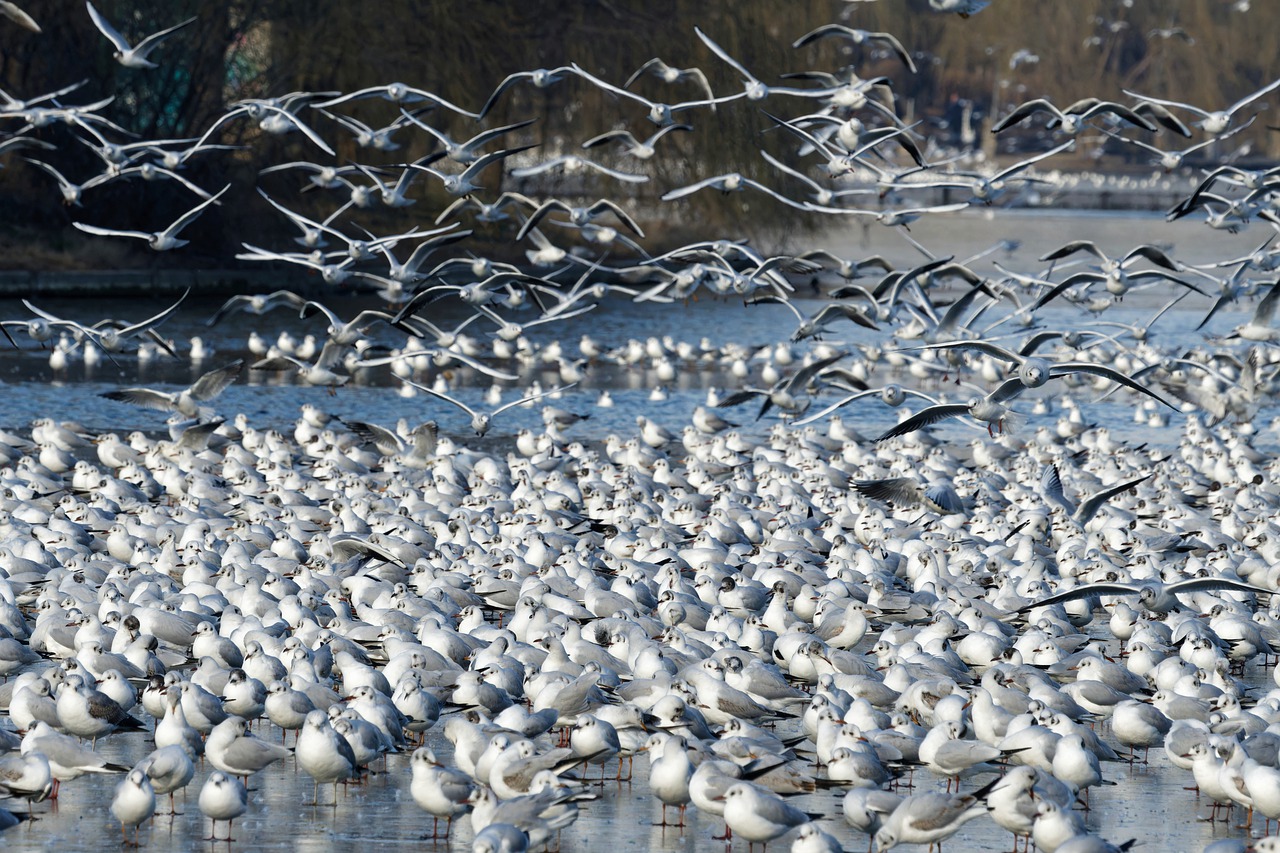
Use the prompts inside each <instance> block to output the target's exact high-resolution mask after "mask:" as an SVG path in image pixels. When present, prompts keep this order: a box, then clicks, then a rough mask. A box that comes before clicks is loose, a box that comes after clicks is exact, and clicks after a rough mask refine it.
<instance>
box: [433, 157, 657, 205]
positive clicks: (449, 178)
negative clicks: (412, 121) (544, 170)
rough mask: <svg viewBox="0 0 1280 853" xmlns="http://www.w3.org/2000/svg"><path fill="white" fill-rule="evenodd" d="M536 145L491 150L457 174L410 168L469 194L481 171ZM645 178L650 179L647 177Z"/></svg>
mask: <svg viewBox="0 0 1280 853" xmlns="http://www.w3.org/2000/svg"><path fill="white" fill-rule="evenodd" d="M534 147H535V146H533V145H520V146H517V147H515V148H504V149H502V150H500V151H490V152H489V153H488V154H485V155H484V156H482V157H479V158H477V159H476V160H475V161H473V162H472V163H470V164H468V165H467V168H465V169H463V170H462V171H461V172H459V173H458V174H456V175H446V174H445V173H444V172H439V171H436V170H435V169H433V168H431V167H430V166H427V165H422V164H420V163H410V164H409V168H411V169H419V170H421V171H423V172H429V173H430V174H432V175H435V176H436V177H437V178H439V179H440V180H441V182H442V183H443V184H444V189H445V192H447V193H449V195H467V194H468V193H470V192H471V191H472V190H478V189H480V186H479V185H478V184H476V183H475V182H474V179H475V178H477V177H479V176H480V173H481V172H483V171H484V170H485V169H487V168H489V166H491V165H492V164H494V163H497V162H498V161H499V160H503V159H506V158H507V157H510V156H511V155H513V154H519V153H520V152H521V151H528V150H529V149H530V148H534ZM511 174H512V175H513V176H515V174H516V170H512V172H511ZM645 180H648V179H647V178H646V179H645Z"/></svg>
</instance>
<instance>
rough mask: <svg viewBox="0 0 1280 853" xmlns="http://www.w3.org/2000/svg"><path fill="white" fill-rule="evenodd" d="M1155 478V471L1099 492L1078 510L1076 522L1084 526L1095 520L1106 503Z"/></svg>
mask: <svg viewBox="0 0 1280 853" xmlns="http://www.w3.org/2000/svg"><path fill="white" fill-rule="evenodd" d="M1154 476H1155V472H1154V471H1153V472H1151V473H1150V474H1148V475H1147V476H1145V477H1139V478H1138V479H1136V480H1130V481H1129V482H1127V483H1121V484H1120V485H1118V486H1112V487H1111V488H1109V489H1104V490H1103V491H1101V492H1098V493H1097V494H1096V495H1091V496H1090V497H1089V499H1088V500H1086V501H1085V502H1084V503H1082V504H1080V508H1079V509H1078V510H1076V512H1075V513H1074V515H1075V518H1076V521H1078V522H1079V523H1080V524H1084V523H1085V522H1087V521H1088V520H1089V519H1091V518H1093V516H1094V515H1095V514H1096V513H1097V512H1098V509H1099V508H1100V507H1101V506H1102V505H1103V504H1104V503H1106V502H1107V501H1109V500H1111V499H1112V498H1113V497H1115V496H1116V495H1118V494H1121V493H1123V492H1127V491H1129V489H1132V488H1133V487H1134V486H1136V485H1138V484H1139V483H1142V482H1145V481H1147V480H1150V479H1151V478H1152V477H1154Z"/></svg>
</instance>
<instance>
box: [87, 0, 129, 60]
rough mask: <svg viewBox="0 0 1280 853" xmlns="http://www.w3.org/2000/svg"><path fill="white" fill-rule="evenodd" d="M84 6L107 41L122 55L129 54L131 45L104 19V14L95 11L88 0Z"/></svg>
mask: <svg viewBox="0 0 1280 853" xmlns="http://www.w3.org/2000/svg"><path fill="white" fill-rule="evenodd" d="M84 5H85V7H86V8H87V9H88V10H89V17H90V18H92V19H93V25H94V26H95V27H97V28H98V31H99V32H101V33H102V34H103V35H104V36H106V37H107V40H108V41H110V42H111V43H112V44H113V45H115V46H116V49H117V50H119V51H120V52H121V53H127V52H128V51H129V49H130V45H129V43H128V42H127V41H125V40H124V36H122V35H120V33H119V32H117V31H116V28H115V27H113V26H111V22H110V21H108V20H107V19H106V18H104V17H102V13H101V12H99V11H98V10H97V9H95V8H94V7H93V4H92V3H90V2H88V0H86V2H85V4H84Z"/></svg>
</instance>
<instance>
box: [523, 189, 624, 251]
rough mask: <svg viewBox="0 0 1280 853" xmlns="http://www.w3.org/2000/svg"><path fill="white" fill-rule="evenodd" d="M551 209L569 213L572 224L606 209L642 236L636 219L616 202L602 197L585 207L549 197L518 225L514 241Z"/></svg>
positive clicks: (588, 218)
mask: <svg viewBox="0 0 1280 853" xmlns="http://www.w3.org/2000/svg"><path fill="white" fill-rule="evenodd" d="M553 210H560V211H563V212H565V213H567V214H569V221H570V222H572V223H573V224H574V225H586V224H587V223H588V222H590V221H591V220H593V219H595V218H596V217H597V216H600V215H601V214H603V213H605V212H606V211H607V212H609V213H612V214H613V215H614V216H616V217H618V220H619V221H620V222H622V224H623V225H625V226H627V227H628V228H630V229H631V232H632V233H633V234H635V235H636V236H638V237H641V238H643V237H644V232H643V231H641V230H640V226H639V225H637V224H636V221H635V220H634V219H632V218H631V217H630V216H628V215H627V212H626V211H625V210H623V209H622V208H621V207H619V206H618V204H617V202H614V201H610V200H609V199H607V198H602V199H599V200H597V201H596V202H594V203H593V204H591V205H589V206H587V207H573V206H572V205H570V204H568V203H567V202H563V201H561V200H560V199H558V198H549V199H547V200H546V201H544V202H543V203H542V204H540V205H539V206H538V209H537V210H535V211H534V212H533V213H531V214H530V215H529V219H528V221H526V222H525V223H524V224H523V225H521V226H520V230H519V231H518V232H517V233H516V241H517V242H519V241H520V240H523V239H524V238H525V235H526V234H528V233H529V229H530V228H533V227H535V226H536V225H537V224H538V223H539V222H541V221H542V217H544V216H546V215H547V214H548V213H550V212H551V211H553Z"/></svg>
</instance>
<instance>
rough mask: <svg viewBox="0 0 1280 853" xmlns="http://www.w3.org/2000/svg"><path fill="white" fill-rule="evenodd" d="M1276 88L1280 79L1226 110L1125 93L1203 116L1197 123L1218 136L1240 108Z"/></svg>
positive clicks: (1279, 84) (1125, 91)
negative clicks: (1207, 108) (1213, 109)
mask: <svg viewBox="0 0 1280 853" xmlns="http://www.w3.org/2000/svg"><path fill="white" fill-rule="evenodd" d="M1276 89H1280V79H1277V80H1275V81H1273V82H1271V83H1268V84H1267V85H1265V86H1263V87H1262V88H1261V89H1259V90H1258V91H1256V92H1254V93H1253V94H1251V95H1245V96H1244V97H1243V98H1241V99H1240V100H1238V101H1236V102H1235V103H1234V104H1232V105H1231V106H1229V107H1227V108H1226V109H1225V110H1215V111H1213V112H1210V111H1208V110H1204V109H1201V108H1200V107H1196V106H1192V105H1191V104H1184V103H1182V102H1181V101H1166V100H1161V99H1160V98H1150V97H1147V96H1146V95H1139V94H1136V93H1134V92H1130V91H1129V90H1128V89H1125V90H1124V93H1125V94H1126V95H1128V96H1129V97H1131V98H1137V99H1138V100H1140V101H1148V102H1150V103H1153V104H1160V105H1161V106H1165V107H1181V108H1182V109H1184V110H1190V111H1191V112H1193V113H1195V114H1196V115H1198V116H1203V118H1201V120H1200V121H1198V122H1196V124H1197V125H1198V126H1199V127H1201V128H1203V129H1204V132H1205V133H1211V134H1213V135H1214V136H1218V135H1220V134H1221V133H1223V132H1224V131H1225V130H1226V129H1227V128H1228V127H1230V126H1231V117H1232V116H1233V115H1235V114H1236V112H1237V111H1238V110H1241V109H1243V108H1244V107H1247V106H1248V105H1249V104H1252V103H1253V102H1254V101H1256V100H1258V99H1259V98H1261V97H1262V96H1263V95H1269V94H1271V93H1272V92H1274V91H1275V90H1276Z"/></svg>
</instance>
